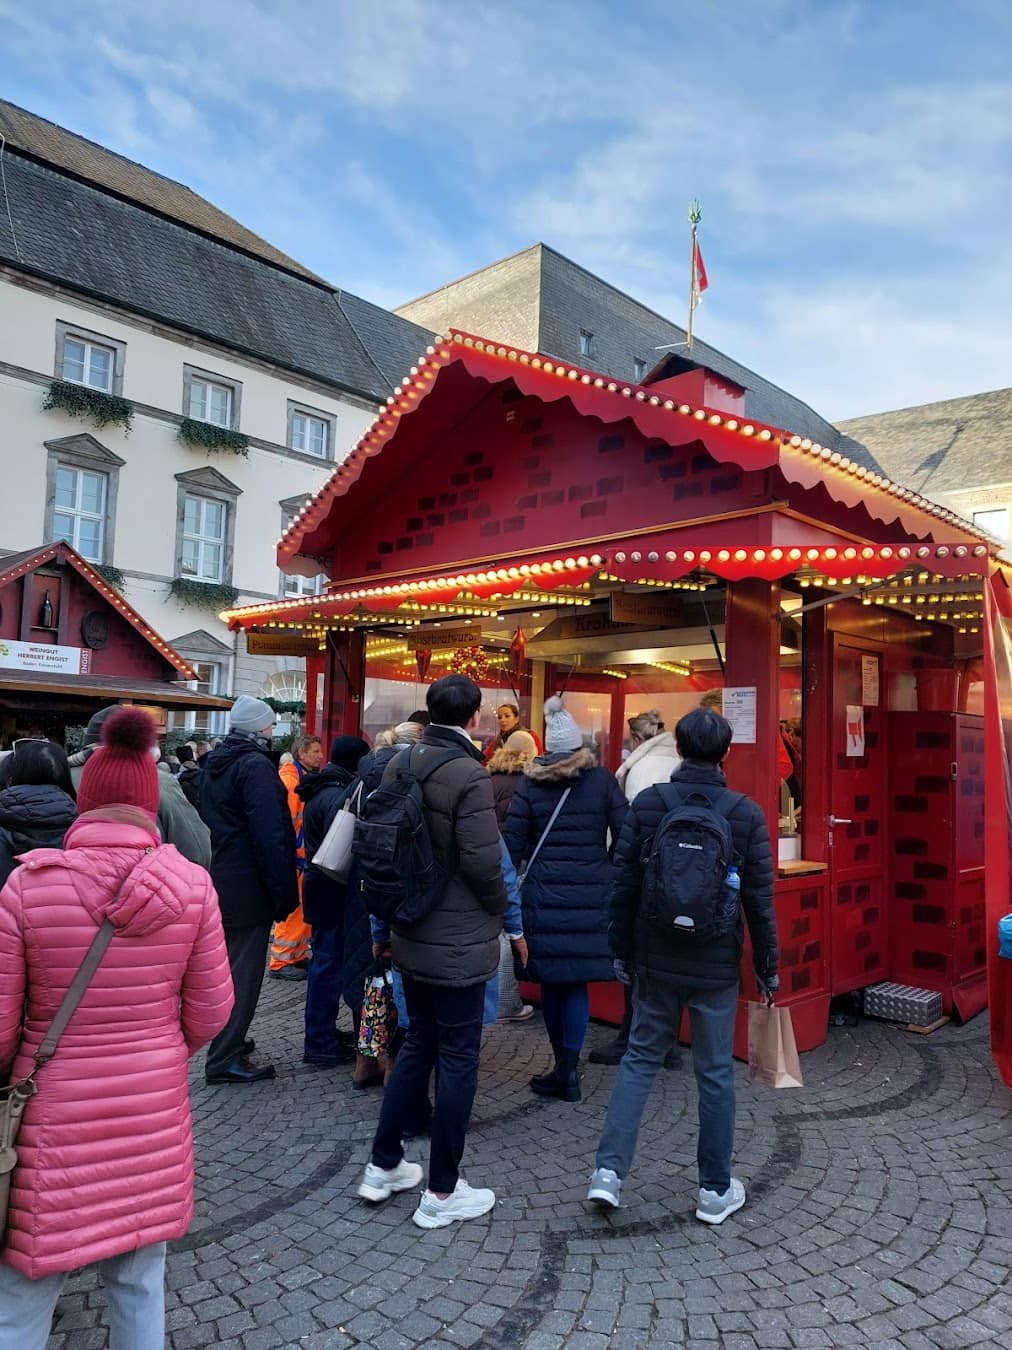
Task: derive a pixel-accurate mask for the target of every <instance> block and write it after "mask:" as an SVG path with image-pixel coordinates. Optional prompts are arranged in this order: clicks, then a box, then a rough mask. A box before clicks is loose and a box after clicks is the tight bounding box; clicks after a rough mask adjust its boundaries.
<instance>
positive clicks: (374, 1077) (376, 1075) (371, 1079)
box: [351, 1054, 383, 1092]
mask: <svg viewBox="0 0 1012 1350" xmlns="http://www.w3.org/2000/svg"><path fill="white" fill-rule="evenodd" d="M382 1084H383V1067H382V1065H381V1063H380V1061H379V1060H378V1059H374V1058H373V1057H372V1056H371V1055H362V1054H357V1055H356V1056H355V1068H354V1071H353V1073H352V1075H351V1085H352V1087H353V1088H354V1089H355V1091H356V1092H364V1091H365V1089H366V1088H371V1087H380V1086H382Z"/></svg>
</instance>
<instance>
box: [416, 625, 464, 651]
mask: <svg viewBox="0 0 1012 1350" xmlns="http://www.w3.org/2000/svg"><path fill="white" fill-rule="evenodd" d="M480 642H481V626H480V624H476V623H469V624H460V625H458V626H457V627H454V628H425V629H420V630H419V631H417V632H414V633H409V634H408V651H409V652H441V651H447V650H449V649H450V648H453V647H476V646H477V645H478V644H479V643H480Z"/></svg>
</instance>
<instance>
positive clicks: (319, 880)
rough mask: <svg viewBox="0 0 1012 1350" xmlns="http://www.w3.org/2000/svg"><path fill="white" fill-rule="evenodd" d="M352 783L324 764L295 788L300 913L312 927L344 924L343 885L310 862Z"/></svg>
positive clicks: (344, 773)
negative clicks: (301, 862) (301, 859)
mask: <svg viewBox="0 0 1012 1350" xmlns="http://www.w3.org/2000/svg"><path fill="white" fill-rule="evenodd" d="M354 782H355V775H354V774H351V773H349V772H348V770H347V769H341V768H338V766H337V765H336V764H325V765H324V766H323V768H322V769H321V770H320V772H319V773H311V774H307V775H306V777H305V778H303V780H302V782H301V783H300V784H299V785H298V787H297V788H296V789H295V791H296V793H297V795H298V796H299V797H301V798H302V801H303V811H302V837H303V839H304V840H305V845H306V871H305V873H304V875H303V878H302V913H303V916H304V917H305V920H306V923H308V924H312V926H313V927H314V928H341V927H342V926H343V925H344V901H345V893H346V891H347V889H348V888H347V884H346V883H344V882H341V881H334V879H333V878H332V877H328V876H327V875H326V873H324V872H320V871H318V870H317V869H316V868H315V867H314V866H313V861H312V860H313V855H314V854H315V853H316V851H317V849H318V848H319V847H320V845H321V844H322V843H323V840H324V836H325V835H326V833H327V831H328V830H329V829H330V826H331V824H332V822H333V819H334V817H335V816H336V815H337V813H338V811H339V810H340V809H341V807H342V806H343V805H344V800H345V797H346V796H347V795H348V788H349V786H350V785H351V784H352V783H354Z"/></svg>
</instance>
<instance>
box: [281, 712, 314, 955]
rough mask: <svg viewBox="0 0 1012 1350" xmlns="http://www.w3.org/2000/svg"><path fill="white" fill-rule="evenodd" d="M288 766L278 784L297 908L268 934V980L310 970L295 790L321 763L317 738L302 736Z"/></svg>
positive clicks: (299, 817)
mask: <svg viewBox="0 0 1012 1350" xmlns="http://www.w3.org/2000/svg"><path fill="white" fill-rule="evenodd" d="M292 750H293V754H294V758H293V760H292V762H291V764H282V766H281V769H280V770H279V772H280V774H281V781H282V783H284V785H285V787H286V788H287V790H288V809H289V811H290V812H291V813H292V824H293V825H294V827H295V844H296V852H295V858H296V861H295V865H296V867H297V868H298V873H299V907H298V909H297V910H296V911H295V913H294V914H290V915H289V916H288V918H287V919H285V920H284V921H283V922H282V923H276V924H275V925H274V932H273V934H272V935H271V959H270V970H269V974H270V978H271V979H272V980H304V979H305V978H306V974H307V971H308V967H309V937H310V932H311V930H310V927H309V924H307V923H306V921H305V919H304V918H303V917H302V874H303V872H304V871H305V870H306V845H305V840H304V839H303V835H302V798H301V797H300V796H299V795H298V794H297V793H296V791H295V789H296V788H297V787H298V786H299V784H300V783H301V782H302V780H303V778H304V777H305V775H306V774H307V773H316V771H317V770H318V769H319V767H320V765H321V764H322V763H323V746H322V745H321V743H320V738H319V736H301V737H300V738H299V739H298V740H297V741H296V742H295V745H294V746H293V747H292Z"/></svg>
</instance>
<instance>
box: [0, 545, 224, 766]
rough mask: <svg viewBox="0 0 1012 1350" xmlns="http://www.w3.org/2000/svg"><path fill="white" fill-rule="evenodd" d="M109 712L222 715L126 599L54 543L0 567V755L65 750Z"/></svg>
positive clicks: (220, 703) (160, 718) (219, 702)
mask: <svg viewBox="0 0 1012 1350" xmlns="http://www.w3.org/2000/svg"><path fill="white" fill-rule="evenodd" d="M110 703H137V704H140V705H142V706H144V707H146V708H147V709H148V711H149V712H151V714H152V716H153V717H154V718H155V720H156V722H159V723H161V724H164V721H165V714H166V712H167V711H168V710H170V709H175V710H177V711H179V712H183V711H186V710H187V709H190V708H213V709H223V708H228V707H229V706H230V704H229V702H228V700H226V699H220V698H215V697H213V696H212V695H208V694H201V693H200V692H199V691H198V689H197V675H196V672H195V671H194V670H192V669H191V668H190V667H189V666H188V665H187V663H186V662H185V661H184V660H183V658H182V657H181V656H180V655H179V654H178V652H176V651H174V650H173V649H172V647H170V646H169V644H168V643H167V642H166V641H165V640H164V639H163V638H162V637H160V636H159V634H158V633H156V632H155V631H154V629H153V628H151V627H150V626H149V625H148V624H147V623H146V622H145V621H144V619H143V618H142V617H141V615H140V614H138V612H137V611H136V610H135V609H134V608H133V607H132V606H131V605H130V604H128V602H127V601H126V600H125V599H124V598H123V596H122V595H121V594H120V592H119V591H118V590H117V589H116V588H115V586H113V585H111V583H110V582H109V581H108V580H107V579H106V578H105V577H104V576H103V575H102V573H101V572H99V571H98V570H97V569H96V568H94V567H92V566H91V564H90V563H88V562H86V561H85V559H84V558H82V557H81V555H80V554H79V553H76V552H75V551H74V549H72V548H71V547H70V545H69V544H66V543H63V542H56V543H52V544H46V545H44V546H43V547H42V548H37V549H31V550H29V551H28V552H26V553H15V554H8V556H7V557H5V558H0V748H8V747H9V746H10V744H11V742H12V741H14V740H16V739H17V738H18V737H19V736H33V735H44V736H48V737H50V738H51V739H53V740H55V741H58V742H59V743H60V744H64V743H65V742H66V738H67V732H68V728H83V727H84V726H86V725H87V723H88V720H89V719H90V717H91V715H92V714H93V713H95V712H97V711H98V710H99V709H100V708H104V707H107V706H108V705H109V704H110Z"/></svg>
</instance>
